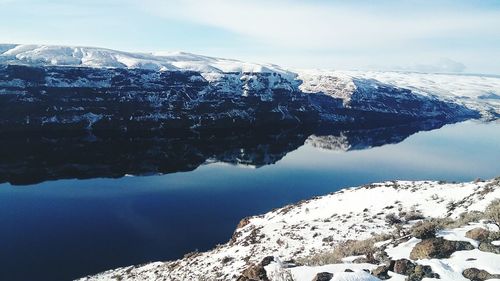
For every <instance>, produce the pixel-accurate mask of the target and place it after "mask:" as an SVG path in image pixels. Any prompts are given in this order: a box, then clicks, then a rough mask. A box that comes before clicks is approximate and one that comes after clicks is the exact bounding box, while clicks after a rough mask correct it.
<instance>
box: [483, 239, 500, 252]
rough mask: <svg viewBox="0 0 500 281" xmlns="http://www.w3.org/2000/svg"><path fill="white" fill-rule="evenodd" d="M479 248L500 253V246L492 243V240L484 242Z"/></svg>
mask: <svg viewBox="0 0 500 281" xmlns="http://www.w3.org/2000/svg"><path fill="white" fill-rule="evenodd" d="M479 250H480V251H483V252H490V253H494V254H497V255H500V247H499V246H495V245H493V244H491V243H490V242H482V243H481V244H479Z"/></svg>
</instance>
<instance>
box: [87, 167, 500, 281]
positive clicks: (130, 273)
mask: <svg viewBox="0 0 500 281" xmlns="http://www.w3.org/2000/svg"><path fill="white" fill-rule="evenodd" d="M498 198H500V178H498V177H497V178H495V179H491V180H487V181H476V182H468V183H444V182H437V181H388V182H383V183H375V184H369V185H364V186H359V187H352V188H346V189H342V190H339V191H337V192H334V193H331V194H327V195H323V196H318V197H313V198H311V199H307V200H302V201H300V202H297V203H294V204H291V205H287V206H284V207H282V208H278V209H275V210H272V211H270V212H268V213H266V214H262V215H257V216H252V217H248V218H244V219H242V220H241V222H240V223H239V225H238V226H237V228H236V230H235V232H234V234H233V236H232V238H231V240H230V241H228V242H227V243H225V244H222V245H218V246H216V247H215V248H214V249H212V250H210V251H207V252H203V253H197V252H195V253H190V254H187V255H185V257H184V258H183V259H179V260H176V261H167V262H153V263H148V264H145V265H140V266H129V267H123V268H118V269H113V270H109V271H105V272H103V273H99V274H97V275H94V276H87V277H84V278H82V279H79V280H251V279H238V278H241V277H242V276H243V275H242V273H244V271H245V270H248V269H249V268H252V266H255V265H258V264H261V262H262V261H263V260H264V259H265V258H266V257H269V256H271V257H273V260H274V261H275V262H274V263H273V264H274V266H275V264H276V261H277V262H278V263H280V264H292V263H295V261H296V260H299V259H301V258H302V259H303V258H307V257H311V256H313V255H315V254H318V253H321V252H323V251H326V250H331V249H332V247H334V246H335V245H337V244H339V243H341V242H345V241H347V240H363V239H369V238H371V237H373V236H374V235H381V234H387V233H390V232H392V231H394V228H395V226H394V225H391V224H389V223H388V222H387V217H388V216H389V215H391V214H392V215H394V216H396V217H397V216H398V215H399V214H401V213H403V212H406V213H409V212H418V213H419V214H420V215H422V216H423V217H424V218H449V219H458V218H459V217H460V214H461V213H464V212H472V211H484V209H486V207H487V205H488V204H489V203H491V202H492V201H493V200H495V199H498ZM262 280H265V279H262Z"/></svg>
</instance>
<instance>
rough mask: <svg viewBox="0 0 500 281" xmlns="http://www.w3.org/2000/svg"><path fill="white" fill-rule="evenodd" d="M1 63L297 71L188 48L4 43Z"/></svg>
mask: <svg viewBox="0 0 500 281" xmlns="http://www.w3.org/2000/svg"><path fill="white" fill-rule="evenodd" d="M0 63H3V64H26V65H39V66H81V67H94V68H102V67H104V68H141V69H150V70H160V71H169V70H191V71H198V72H207V73H209V72H225V73H228V72H239V73H241V72H264V73H271V72H273V73H279V74H282V75H283V76H287V77H288V78H290V79H293V78H294V77H295V76H296V74H294V73H293V72H290V71H286V70H284V69H282V68H280V67H279V66H277V65H273V64H257V63H248V62H242V61H238V60H231V59H222V58H213V57H207V56H201V55H195V54H190V53H185V52H172V53H169V52H156V53H130V52H122V51H115V50H110V49H103V48H93V47H70V46H52V45H12V44H0Z"/></svg>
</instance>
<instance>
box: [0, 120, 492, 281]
mask: <svg viewBox="0 0 500 281" xmlns="http://www.w3.org/2000/svg"><path fill="white" fill-rule="evenodd" d="M417 130H418V129H417ZM399 131H401V132H402V133H401V134H398V132H399ZM414 131H415V129H407V128H406V129H405V128H402V129H397V130H389V131H387V130H382V131H380V130H379V131H356V132H350V131H344V132H336V133H333V134H332V136H328V134H325V136H321V137H312V138H309V139H308V140H307V141H306V144H305V145H302V144H303V143H304V141H305V139H307V137H308V134H304V135H300V134H290V135H287V134H276V135H273V136H271V137H269V136H266V137H263V138H262V139H258V140H255V141H253V140H249V138H238V137H233V138H227V137H226V138H224V139H223V141H221V142H220V143H218V141H219V139H217V138H209V139H210V140H214V141H213V143H211V144H210V145H209V146H207V142H208V141H207V140H206V139H203V138H202V139H201V140H198V141H200V142H201V144H200V143H197V142H196V141H190V142H189V143H186V142H185V141H184V140H182V141H181V142H177V141H171V140H168V141H161V140H160V141H158V140H154V141H151V140H148V141H142V142H140V143H139V144H137V143H136V142H135V140H134V141H132V142H125V143H124V142H123V141H120V144H119V145H116V144H115V142H113V141H109V142H108V141H101V142H96V141H95V140H88V142H86V143H85V144H78V145H74V143H75V142H74V141H68V142H57V141H56V142H55V144H54V141H47V140H44V141H42V142H39V141H33V140H31V139H30V140H29V141H12V140H9V141H6V142H4V143H3V147H2V150H0V151H1V152H2V153H3V160H2V159H0V182H4V183H3V184H0V280H12V281H15V280H42V281H43V280H50V281H54V280H70V279H73V278H77V277H81V276H84V275H87V274H93V273H97V272H100V271H103V270H106V269H110V268H115V267H118V266H125V265H131V264H138V263H144V262H148V261H157V260H168V259H175V258H179V257H182V256H183V254H185V253H187V252H190V251H193V250H196V249H198V250H207V249H210V248H212V247H213V246H215V245H216V244H217V243H224V242H226V241H227V240H229V238H230V237H231V234H232V232H233V230H234V228H235V225H236V224H237V223H238V221H239V220H240V219H241V218H243V217H245V216H249V215H255V214H259V213H263V212H266V211H269V210H270V209H272V208H275V207H280V206H283V205H284V204H287V203H291V202H295V201H298V200H301V199H305V198H308V197H311V196H314V195H320V194H325V193H328V192H332V191H335V190H338V189H340V188H342V187H348V186H356V185H361V184H366V183H370V182H375V181H384V180H392V179H406V180H419V179H421V180H427V179H432V180H448V181H470V180H474V179H475V178H478V177H481V178H491V177H495V176H499V175H500V161H499V159H500V123H498V122H497V123H487V124H484V123H479V122H473V121H468V122H463V123H459V124H453V125H446V126H444V127H442V128H440V129H436V130H433V131H426V132H418V133H416V134H413V135H411V134H412V133H414ZM408 135H411V136H409V137H408V138H406V137H407V136H408ZM405 138H406V139H405ZM242 140H244V141H242ZM41 143H42V144H41ZM61 143H66V144H65V145H62V144H61ZM386 143H387V144H386ZM384 144H386V145H384ZM372 146H375V147H374V148H370V147H372ZM10 148H12V149H10ZM38 150H40V151H38ZM35 154H36V155H35ZM34 155H35V156H34ZM158 155H162V157H163V158H158ZM5 159H7V160H5ZM92 159H99V161H93V160H92ZM220 161H224V162H227V163H220ZM205 162H214V163H212V164H208V165H201V164H202V163H205ZM67 163H71V165H67ZM235 163H239V165H234V164H235ZM254 166H257V167H258V168H253V167H254ZM193 169H194V170H193ZM181 171H185V172H181ZM158 172H162V173H167V172H169V174H165V175H152V176H141V177H129V176H126V177H121V178H116V179H113V178H105V177H119V176H120V175H122V174H124V173H134V174H148V173H151V174H155V173H158ZM174 172H176V173H174ZM75 177H76V178H89V179H85V180H77V179H63V178H75ZM56 179H60V180H56ZM12 183H13V184H14V185H12ZM28 183H36V184H28ZM21 184H28V185H21Z"/></svg>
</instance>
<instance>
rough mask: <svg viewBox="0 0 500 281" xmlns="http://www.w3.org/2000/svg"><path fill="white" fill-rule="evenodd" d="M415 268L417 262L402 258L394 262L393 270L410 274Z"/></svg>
mask: <svg viewBox="0 0 500 281" xmlns="http://www.w3.org/2000/svg"><path fill="white" fill-rule="evenodd" d="M414 270H415V264H414V263H412V262H411V261H409V260H407V259H400V260H397V261H395V262H394V267H393V270H392V271H394V272H395V273H397V274H402V275H410V274H411V273H412V272H413V271H414Z"/></svg>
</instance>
